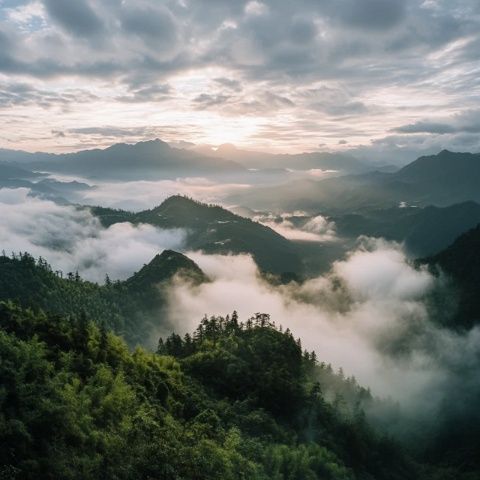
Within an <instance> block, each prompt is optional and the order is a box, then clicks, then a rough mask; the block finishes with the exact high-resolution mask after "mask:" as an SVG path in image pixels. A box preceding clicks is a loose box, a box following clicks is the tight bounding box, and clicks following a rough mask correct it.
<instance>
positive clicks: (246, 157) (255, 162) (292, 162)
mask: <svg viewBox="0 0 480 480" xmlns="http://www.w3.org/2000/svg"><path fill="white" fill-rule="evenodd" d="M196 151H198V152H201V153H203V154H205V155H209V156H214V157H217V158H224V159H226V160H232V161H234V162H237V163H240V164H242V165H243V166H245V167H247V168H256V169H262V170H263V169H272V168H276V169H294V170H311V169H320V170H330V171H332V172H336V173H337V174H338V173H341V174H344V175H345V174H347V173H360V172H367V171H369V170H372V166H371V165H368V164H366V163H364V162H362V161H361V160H358V159H357V158H355V157H353V156H351V155H348V154H343V153H329V152H306V153H297V154H273V153H267V152H256V151H250V150H242V149H239V148H237V147H236V146H235V145H232V144H229V143H226V144H223V145H220V146H219V147H218V148H216V149H215V150H214V149H212V148H210V147H197V148H196Z"/></svg>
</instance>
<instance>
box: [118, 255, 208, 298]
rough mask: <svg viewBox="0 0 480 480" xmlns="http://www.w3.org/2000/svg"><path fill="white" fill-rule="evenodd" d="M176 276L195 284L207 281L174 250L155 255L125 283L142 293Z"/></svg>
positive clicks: (188, 259) (186, 259)
mask: <svg viewBox="0 0 480 480" xmlns="http://www.w3.org/2000/svg"><path fill="white" fill-rule="evenodd" d="M177 274H179V275H182V276H183V277H185V278H187V279H188V280H190V281H192V282H193V283H196V284H200V283H202V282H204V281H206V280H207V276H206V275H205V274H204V273H203V271H202V270H201V269H200V267H199V266H198V265H197V264H196V263H195V262H194V261H193V260H191V259H190V258H188V257H187V256H186V255H183V254H182V253H179V252H175V251H174V250H164V251H163V252H162V253H161V254H157V255H155V257H153V259H152V260H151V261H150V263H148V264H146V265H144V266H143V267H142V268H141V269H140V271H139V272H137V273H135V274H134V275H132V276H131V277H130V278H129V279H127V280H126V282H125V283H126V284H127V286H128V287H129V288H130V289H133V290H137V291H140V292H143V291H148V289H150V288H152V287H154V286H155V285H157V284H159V283H162V282H165V281H168V280H171V279H172V278H173V277H174V276H175V275H177Z"/></svg>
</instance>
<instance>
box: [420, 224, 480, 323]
mask: <svg viewBox="0 0 480 480" xmlns="http://www.w3.org/2000/svg"><path fill="white" fill-rule="evenodd" d="M420 263H425V264H429V265H430V266H431V267H432V268H434V269H435V268H436V269H437V271H438V269H440V270H441V271H443V272H444V273H445V274H447V276H448V277H449V278H450V279H451V280H453V285H452V291H451V296H452V297H455V296H458V299H457V300H458V311H457V314H456V316H455V317H454V319H453V322H454V325H457V326H463V327H471V326H472V325H474V324H478V323H480V288H479V285H480V224H479V225H478V226H477V227H476V228H473V229H471V230H470V231H468V232H466V233H464V234H463V235H461V236H460V237H458V238H457V240H455V242H453V243H452V245H450V246H449V247H448V248H446V249H445V250H443V251H442V252H440V253H438V254H437V255H435V256H432V257H429V258H426V259H423V260H420Z"/></svg>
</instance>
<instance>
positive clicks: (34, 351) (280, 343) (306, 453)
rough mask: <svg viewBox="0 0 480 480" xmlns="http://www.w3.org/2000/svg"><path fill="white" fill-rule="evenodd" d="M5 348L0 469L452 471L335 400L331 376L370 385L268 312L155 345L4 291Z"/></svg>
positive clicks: (203, 473)
mask: <svg viewBox="0 0 480 480" xmlns="http://www.w3.org/2000/svg"><path fill="white" fill-rule="evenodd" d="M0 351H1V352H2V359H3V361H2V362H1V363H0V378H1V379H2V387H1V391H2V395H1V396H0V407H1V411H2V415H1V416H0V442H1V445H2V446H3V448H2V449H0V477H1V478H8V479H11V480H15V479H17V480H38V479H51V480H57V479H60V478H61V479H62V480H70V479H71V480H74V479H75V480H77V479H78V480H80V479H82V480H97V479H99V478H104V479H116V480H122V479H124V480H127V479H128V480H130V479H133V478H135V479H140V480H142V479H144V480H147V479H158V480H190V479H193V478H195V479H203V480H240V479H248V480H271V479H276V480H305V479H308V480H355V479H357V480H366V479H375V480H392V479H395V480H403V479H404V480H411V479H419V480H421V479H425V480H427V479H431V478H447V477H440V476H435V477H433V476H431V474H432V470H431V469H430V468H427V467H419V466H417V465H416V464H415V463H414V462H412V461H411V460H409V459H408V458H407V457H406V456H405V454H404V453H402V451H401V450H400V449H399V448H398V447H397V446H395V444H393V443H392V442H391V441H389V440H387V439H382V438H381V437H379V436H378V435H376V434H375V433H374V432H373V431H372V430H371V429H370V428H369V427H368V425H367V424H366V422H365V419H364V417H363V415H362V414H361V411H360V410H359V409H358V408H350V407H349V406H348V405H347V404H345V403H344V402H334V403H330V402H329V401H327V399H326V397H325V396H324V393H323V392H324V389H327V388H330V387H329V384H328V383H324V382H323V380H322V379H328V378H336V379H337V383H338V384H339V385H341V386H343V389H344V390H345V389H346V390H348V391H349V392H351V395H352V398H357V399H358V400H359V401H360V400H361V399H364V398H365V397H366V398H367V399H368V398H369V395H368V392H365V391H364V390H363V389H361V388H360V387H358V386H356V385H355V383H354V382H353V381H352V380H348V381H347V380H345V379H343V378H341V377H336V376H335V375H333V374H331V373H328V367H325V366H323V365H318V364H317V362H316V360H315V357H314V356H313V355H311V354H308V353H304V352H302V349H301V346H300V344H299V342H297V341H295V340H294V338H293V337H292V335H291V334H290V333H289V332H288V331H287V332H283V333H282V332H281V331H279V330H277V329H276V328H275V327H274V326H273V325H272V324H271V323H270V322H269V320H268V317H266V316H264V315H260V316H258V317H257V318H255V319H252V320H250V321H248V322H246V323H245V324H241V323H239V322H238V320H237V319H236V317H235V315H233V316H232V318H230V319H218V318H213V319H210V320H208V319H205V320H204V321H203V322H202V324H201V326H200V327H199V328H198V329H197V331H196V332H195V333H194V334H193V335H192V336H187V337H186V338H185V339H179V338H177V337H170V338H169V339H168V340H167V341H166V342H164V343H161V344H160V349H159V353H158V354H155V353H149V352H147V351H145V350H142V349H140V348H137V349H136V350H134V351H133V352H131V351H129V349H128V348H127V346H126V345H125V344H124V343H123V341H122V340H121V339H120V338H118V337H117V336H115V335H114V334H112V333H109V332H107V331H106V330H105V329H103V328H99V327H98V326H97V325H96V324H94V323H93V322H90V321H88V320H87V319H85V317H83V316H80V317H78V319H76V320H75V319H67V318H64V317H58V316H51V315H45V314H43V313H39V314H34V313H32V312H31V311H29V310H22V309H20V308H18V307H16V306H14V305H12V304H4V303H0ZM342 405H343V406H342ZM448 478H457V479H459V478H460V477H448Z"/></svg>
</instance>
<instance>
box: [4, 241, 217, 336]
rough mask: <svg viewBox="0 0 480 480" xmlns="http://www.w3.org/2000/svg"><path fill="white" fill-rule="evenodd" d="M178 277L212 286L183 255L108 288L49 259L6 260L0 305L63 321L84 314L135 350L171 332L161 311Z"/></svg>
mask: <svg viewBox="0 0 480 480" xmlns="http://www.w3.org/2000/svg"><path fill="white" fill-rule="evenodd" d="M175 275H181V276H182V278H184V279H186V280H187V281H190V282H194V283H201V282H204V281H207V280H208V279H207V277H206V276H205V274H204V273H203V272H202V270H201V269H200V268H199V267H198V265H196V264H195V262H193V261H192V260H190V259H189V258H187V257H185V256H184V255H182V254H181V253H177V252H173V251H171V250H166V251H164V252H162V254H161V255H156V256H155V257H154V258H153V260H152V261H151V262H150V263H149V264H147V265H144V266H143V267H142V268H141V270H140V271H139V272H138V273H135V274H134V275H132V276H131V277H130V278H128V279H127V280H125V281H123V282H120V281H117V282H113V283H112V282H110V281H107V283H106V284H105V285H98V284H96V283H92V282H88V281H84V280H83V279H81V278H80V276H79V275H78V274H75V273H73V272H69V273H65V274H63V273H62V272H54V271H53V270H52V268H51V267H50V266H49V265H48V263H47V262H46V261H45V260H44V259H38V260H35V259H34V258H33V257H31V256H30V255H28V254H21V255H19V256H17V257H14V258H10V257H7V256H5V255H3V256H0V301H14V302H16V303H17V304H18V305H20V306H22V307H25V308H33V309H42V310H44V311H49V312H50V313H52V314H58V315H71V316H72V315H79V314H80V313H81V312H83V313H84V314H85V315H87V316H88V317H89V318H94V319H95V320H96V321H97V322H98V323H99V324H105V325H106V326H107V327H108V328H110V329H112V330H114V331H115V332H117V333H119V334H121V335H123V336H124V337H125V339H126V340H127V341H128V342H129V343H130V344H132V345H135V344H136V343H145V342H146V343H148V341H151V337H150V333H151V331H155V332H158V330H159V328H160V327H165V328H166V325H165V324H162V322H164V319H163V317H162V314H161V308H162V306H163V305H164V303H165V299H164V296H163V295H164V288H163V287H164V285H165V284H167V283H168V282H169V281H170V280H171V279H172V278H173V277H174V276H175Z"/></svg>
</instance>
